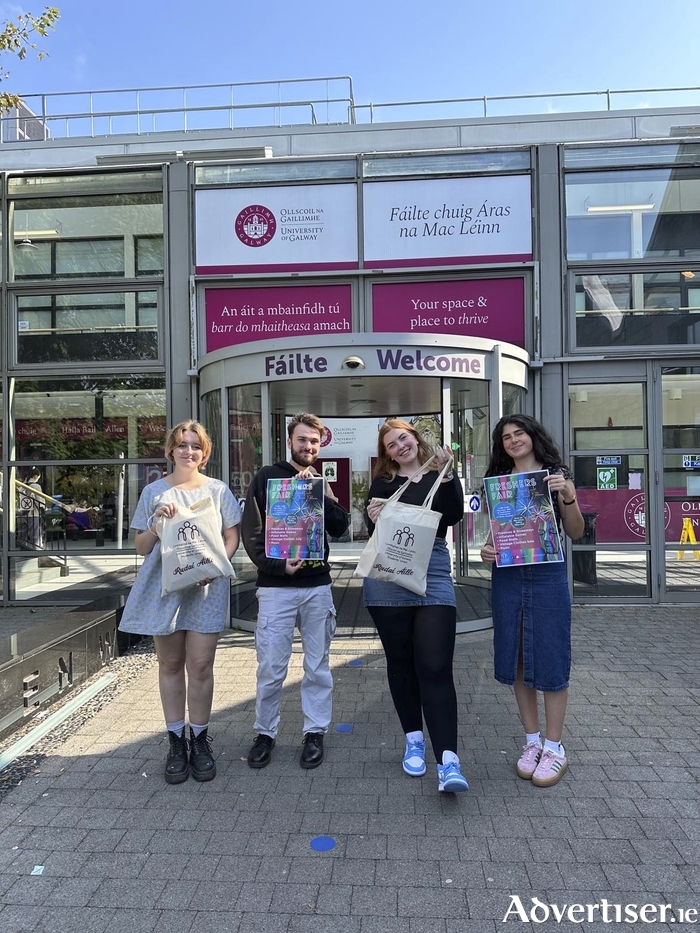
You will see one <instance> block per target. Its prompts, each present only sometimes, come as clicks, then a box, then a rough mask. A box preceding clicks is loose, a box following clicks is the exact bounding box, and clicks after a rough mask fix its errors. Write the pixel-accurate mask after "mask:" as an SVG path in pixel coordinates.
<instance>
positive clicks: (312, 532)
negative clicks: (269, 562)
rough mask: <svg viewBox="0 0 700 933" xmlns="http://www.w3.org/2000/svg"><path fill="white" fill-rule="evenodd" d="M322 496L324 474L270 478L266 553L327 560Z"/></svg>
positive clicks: (268, 484)
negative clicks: (305, 476) (319, 475)
mask: <svg viewBox="0 0 700 933" xmlns="http://www.w3.org/2000/svg"><path fill="white" fill-rule="evenodd" d="M323 496H324V484H323V479H322V478H321V477H311V478H309V479H297V478H296V477H290V478H289V479H287V478H284V479H269V480H268V481H267V509H266V513H265V556H266V557H276V558H281V559H282V560H324V557H325V526H324V513H323Z"/></svg>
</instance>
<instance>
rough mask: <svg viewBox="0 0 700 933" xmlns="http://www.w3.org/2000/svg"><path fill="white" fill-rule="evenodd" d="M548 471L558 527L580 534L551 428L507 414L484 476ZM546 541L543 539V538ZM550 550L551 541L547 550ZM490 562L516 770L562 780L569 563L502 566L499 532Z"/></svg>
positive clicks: (486, 553) (536, 780) (545, 782)
mask: <svg viewBox="0 0 700 933" xmlns="http://www.w3.org/2000/svg"><path fill="white" fill-rule="evenodd" d="M535 470H548V471H549V476H547V478H546V479H547V483H548V484H549V492H550V494H551V498H552V505H553V506H554V516H555V519H556V522H557V525H558V526H559V527H561V528H563V530H564V531H565V532H566V534H567V535H568V536H569V537H570V538H574V539H575V538H580V537H581V535H582V534H583V531H584V522H583V516H582V515H581V511H580V509H579V507H578V502H577V501H576V487H575V486H574V483H573V480H572V477H571V473H570V472H569V470H568V468H567V467H566V466H565V464H564V462H563V460H562V456H561V454H560V453H559V450H558V448H557V445H556V444H555V442H554V440H553V439H552V437H551V435H550V434H549V432H548V431H547V430H546V429H545V428H544V427H543V426H542V425H541V424H540V423H539V421H536V420H535V419H534V418H531V417H530V416H529V415H507V416H505V417H503V418H501V420H500V421H499V422H498V424H497V425H496V427H495V428H494V429H493V435H492V451H491V460H490V462H489V465H488V467H487V469H486V474H485V475H486V476H504V475H506V474H509V473H530V472H532V471H535ZM543 547H545V542H543ZM548 549H549V542H548V543H547V546H546V547H545V551H548ZM481 559H482V560H483V561H484V563H485V564H491V565H492V584H491V605H492V613H493V647H494V676H495V677H496V680H498V681H500V682H501V683H503V684H510V685H512V686H513V688H514V691H515V699H516V701H517V703H518V710H519V712H520V719H521V721H522V724H523V727H524V729H525V745H524V747H523V753H522V755H521V756H520V759H519V760H518V763H517V766H516V771H517V773H518V776H519V777H521V778H523V779H525V780H531V781H532V783H533V784H535V785H537V786H538V787H549V786H550V785H552V784H556V783H557V781H559V780H560V779H561V778H562V777H563V775H564V773H565V772H566V770H567V761H566V752H565V751H564V746H563V745H562V744H561V737H562V732H563V729H564V717H565V715H566V704H567V700H568V695H569V673H570V670H571V597H570V595H569V584H568V580H567V575H566V564H564V563H563V562H559V563H553V562H550V561H548V560H546V561H544V562H542V563H535V564H523V565H518V566H508V567H497V566H496V550H495V548H494V546H493V538H492V536H491V535H489V537H488V539H487V541H486V544H484V546H483V547H482V549H481ZM538 690H541V691H542V692H543V693H544V712H545V739H544V743H543V742H542V738H541V735H540V727H539V715H538V708H537V691H538Z"/></svg>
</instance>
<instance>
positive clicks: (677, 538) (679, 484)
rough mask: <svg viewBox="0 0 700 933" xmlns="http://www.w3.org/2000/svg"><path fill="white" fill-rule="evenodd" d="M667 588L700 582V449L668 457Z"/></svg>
mask: <svg viewBox="0 0 700 933" xmlns="http://www.w3.org/2000/svg"><path fill="white" fill-rule="evenodd" d="M664 524H665V537H664V540H665V542H666V570H667V573H669V572H670V575H671V578H670V580H669V579H668V577H667V581H666V585H667V588H668V587H670V588H675V589H692V588H695V587H696V586H697V584H698V583H699V582H700V450H696V451H695V452H693V453H692V454H666V455H665V456H664Z"/></svg>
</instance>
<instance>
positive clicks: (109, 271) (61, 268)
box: [15, 239, 124, 278]
mask: <svg viewBox="0 0 700 933" xmlns="http://www.w3.org/2000/svg"><path fill="white" fill-rule="evenodd" d="M54 247H55V250H56V277H57V278H67V277H70V276H76V275H84V276H93V275H124V241H123V240H122V239H118V240H95V239H93V240H68V241H61V242H57V243H55V244H54ZM15 276H16V273H15Z"/></svg>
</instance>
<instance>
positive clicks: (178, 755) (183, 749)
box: [165, 729, 190, 784]
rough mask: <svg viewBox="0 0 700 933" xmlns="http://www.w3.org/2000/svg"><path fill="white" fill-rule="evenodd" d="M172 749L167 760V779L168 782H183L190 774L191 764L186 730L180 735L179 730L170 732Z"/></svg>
mask: <svg viewBox="0 0 700 933" xmlns="http://www.w3.org/2000/svg"><path fill="white" fill-rule="evenodd" d="M168 738H169V739H170V750H169V751H168V757H167V759H166V761H165V780H166V782H167V783H168V784H182V782H183V781H186V780H187V778H188V777H189V776H190V765H189V761H188V760H187V753H188V750H189V749H188V747H187V739H186V738H185V730H184V729H183V730H182V732H181V733H180V734H179V735H178V734H177V732H170V731H169V732H168Z"/></svg>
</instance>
